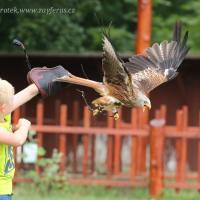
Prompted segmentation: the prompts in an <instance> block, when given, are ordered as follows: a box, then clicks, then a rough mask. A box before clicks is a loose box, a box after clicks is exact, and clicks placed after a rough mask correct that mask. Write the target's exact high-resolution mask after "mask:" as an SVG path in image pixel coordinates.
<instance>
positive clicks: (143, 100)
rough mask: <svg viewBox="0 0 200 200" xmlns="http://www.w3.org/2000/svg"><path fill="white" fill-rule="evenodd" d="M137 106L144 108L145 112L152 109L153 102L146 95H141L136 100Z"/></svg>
mask: <svg viewBox="0 0 200 200" xmlns="http://www.w3.org/2000/svg"><path fill="white" fill-rule="evenodd" d="M136 106H137V107H141V108H143V110H144V109H145V108H148V109H151V101H150V99H149V98H148V97H147V96H145V95H144V94H140V96H139V97H138V98H137V100H136Z"/></svg>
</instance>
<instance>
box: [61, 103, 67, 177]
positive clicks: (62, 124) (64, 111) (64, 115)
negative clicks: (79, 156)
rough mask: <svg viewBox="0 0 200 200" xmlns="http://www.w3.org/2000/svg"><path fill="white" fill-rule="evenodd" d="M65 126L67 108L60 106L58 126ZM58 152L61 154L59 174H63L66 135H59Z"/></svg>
mask: <svg viewBox="0 0 200 200" xmlns="http://www.w3.org/2000/svg"><path fill="white" fill-rule="evenodd" d="M66 125H67V106H66V105H61V106H60V126H66ZM59 136H60V137H59V139H60V141H59V150H60V152H61V153H62V156H61V161H60V172H61V174H64V171H65V164H66V155H67V153H66V150H67V147H66V145H67V138H66V137H67V134H66V135H65V134H60V135H59Z"/></svg>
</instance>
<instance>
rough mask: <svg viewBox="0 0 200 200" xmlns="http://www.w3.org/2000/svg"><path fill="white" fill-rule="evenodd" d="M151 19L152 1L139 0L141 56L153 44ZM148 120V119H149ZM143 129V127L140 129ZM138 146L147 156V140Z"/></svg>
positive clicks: (138, 51)
mask: <svg viewBox="0 0 200 200" xmlns="http://www.w3.org/2000/svg"><path fill="white" fill-rule="evenodd" d="M151 18H152V3H151V0H138V23H137V34H136V54H141V53H143V52H144V50H145V49H146V48H147V47H149V46H150V42H151ZM146 116H148V112H147V113H145V118H146ZM147 118H148V117H147ZM140 128H141V127H140ZM137 140H138V141H137V144H138V145H137V146H138V148H139V149H138V151H139V154H140V156H139V157H138V158H139V159H140V158H142V157H143V156H144V157H145V156H146V152H145V151H144V150H145V147H146V139H145V138H141V137H138V139H137ZM144 160H145V158H144V159H140V160H138V167H137V168H138V169H137V171H138V172H143V171H144V170H145V163H144Z"/></svg>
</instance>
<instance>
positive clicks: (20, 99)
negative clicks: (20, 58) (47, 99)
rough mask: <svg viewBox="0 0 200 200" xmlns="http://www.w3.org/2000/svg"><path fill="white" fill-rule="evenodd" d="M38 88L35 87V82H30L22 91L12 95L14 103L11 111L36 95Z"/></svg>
mask: <svg viewBox="0 0 200 200" xmlns="http://www.w3.org/2000/svg"><path fill="white" fill-rule="evenodd" d="M38 93H39V90H38V88H37V87H36V85H35V84H31V85H29V86H28V87H26V88H25V89H23V90H22V91H20V92H18V93H17V94H15V96H14V103H13V108H12V111H14V110H15V109H16V108H18V107H19V106H21V105H23V104H24V103H26V102H28V101H29V100H31V99H32V98H33V97H35V96H36V95H38Z"/></svg>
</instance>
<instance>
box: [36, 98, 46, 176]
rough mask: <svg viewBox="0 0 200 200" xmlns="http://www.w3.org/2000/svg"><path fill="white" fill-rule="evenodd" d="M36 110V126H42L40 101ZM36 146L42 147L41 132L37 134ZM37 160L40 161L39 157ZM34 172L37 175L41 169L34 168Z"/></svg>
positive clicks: (41, 105) (42, 109)
mask: <svg viewBox="0 0 200 200" xmlns="http://www.w3.org/2000/svg"><path fill="white" fill-rule="evenodd" d="M36 109H37V111H36V124H37V125H42V124H43V119H44V105H43V102H42V101H40V102H38V103H37V108H36ZM37 144H38V148H40V147H42V146H43V135H42V133H41V132H37ZM38 159H41V156H39V157H38ZM36 171H37V173H40V172H41V169H40V168H39V167H37V166H36Z"/></svg>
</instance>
